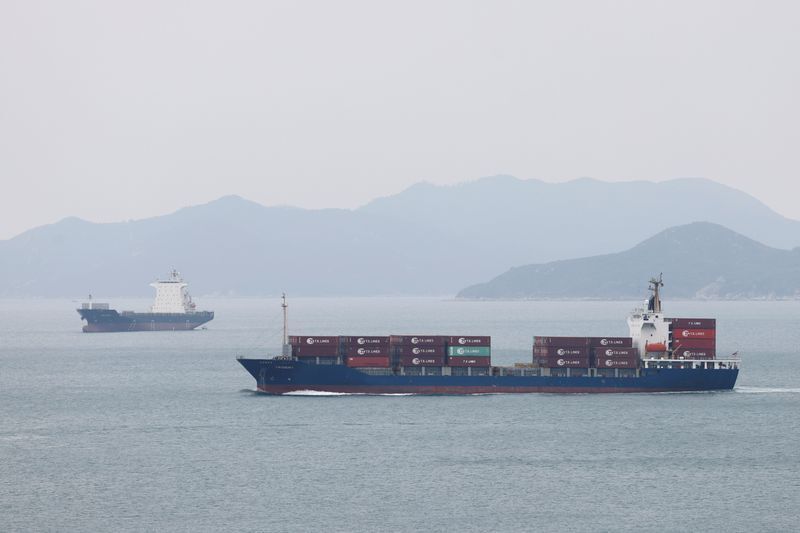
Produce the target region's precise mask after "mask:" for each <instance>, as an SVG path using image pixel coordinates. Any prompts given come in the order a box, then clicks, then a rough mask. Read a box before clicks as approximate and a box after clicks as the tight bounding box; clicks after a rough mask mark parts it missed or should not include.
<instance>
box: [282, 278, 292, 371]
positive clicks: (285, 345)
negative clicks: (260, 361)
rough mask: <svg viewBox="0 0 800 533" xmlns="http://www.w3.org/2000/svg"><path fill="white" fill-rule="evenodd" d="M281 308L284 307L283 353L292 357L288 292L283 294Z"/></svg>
mask: <svg viewBox="0 0 800 533" xmlns="http://www.w3.org/2000/svg"><path fill="white" fill-rule="evenodd" d="M281 308H282V309H283V346H282V347H281V355H282V356H283V357H291V355H292V354H291V346H289V304H287V303H286V293H285V292H284V293H283V294H282V295H281Z"/></svg>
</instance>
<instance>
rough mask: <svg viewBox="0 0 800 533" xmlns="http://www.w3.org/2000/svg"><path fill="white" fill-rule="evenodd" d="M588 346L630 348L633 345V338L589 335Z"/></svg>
mask: <svg viewBox="0 0 800 533" xmlns="http://www.w3.org/2000/svg"><path fill="white" fill-rule="evenodd" d="M589 346H591V347H593V348H595V347H605V346H608V347H618V348H630V347H631V346H633V339H632V338H630V337H589Z"/></svg>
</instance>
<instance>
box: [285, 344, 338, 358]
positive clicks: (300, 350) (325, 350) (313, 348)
mask: <svg viewBox="0 0 800 533" xmlns="http://www.w3.org/2000/svg"><path fill="white" fill-rule="evenodd" d="M292 355H294V356H295V357H317V356H333V357H335V356H337V355H339V345H338V344H334V345H331V344H298V345H294V346H292Z"/></svg>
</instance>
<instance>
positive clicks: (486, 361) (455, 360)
mask: <svg viewBox="0 0 800 533" xmlns="http://www.w3.org/2000/svg"><path fill="white" fill-rule="evenodd" d="M447 364H448V365H449V366H492V358H491V357H448V358H447Z"/></svg>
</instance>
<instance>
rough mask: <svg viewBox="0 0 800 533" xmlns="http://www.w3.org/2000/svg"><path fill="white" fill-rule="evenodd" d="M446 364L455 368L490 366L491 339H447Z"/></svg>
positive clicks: (462, 337) (459, 337) (461, 337)
mask: <svg viewBox="0 0 800 533" xmlns="http://www.w3.org/2000/svg"><path fill="white" fill-rule="evenodd" d="M447 364H448V366H457V367H488V366H491V364H492V338H491V337H483V336H480V337H468V336H456V337H448V339H447Z"/></svg>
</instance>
